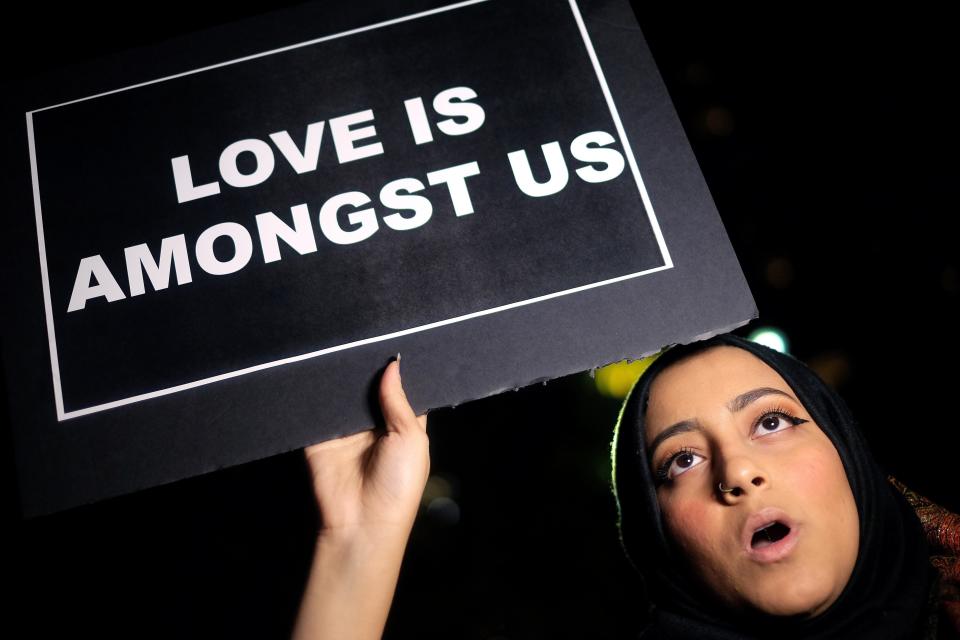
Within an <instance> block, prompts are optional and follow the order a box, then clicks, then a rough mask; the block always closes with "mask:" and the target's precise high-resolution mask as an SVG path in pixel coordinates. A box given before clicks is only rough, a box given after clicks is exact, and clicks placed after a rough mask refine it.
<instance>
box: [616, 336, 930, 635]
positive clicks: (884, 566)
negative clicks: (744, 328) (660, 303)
mask: <svg viewBox="0 0 960 640" xmlns="http://www.w3.org/2000/svg"><path fill="white" fill-rule="evenodd" d="M719 345H730V346H735V347H739V348H741V349H745V350H746V351H749V352H750V353H752V354H753V355H755V356H757V357H758V358H760V360H762V361H763V362H765V363H766V364H767V365H769V366H770V367H771V368H773V369H774V370H775V371H776V372H777V373H779V374H780V376H781V377H782V378H783V379H784V380H785V381H786V382H787V384H788V385H789V386H790V388H791V389H793V391H794V392H795V393H796V395H797V399H798V400H799V401H800V402H801V404H802V405H803V406H804V407H805V408H806V410H807V411H808V412H809V414H810V416H811V417H812V418H813V420H814V421H815V422H816V423H817V424H818V425H819V426H820V427H821V429H822V430H823V431H824V432H825V433H826V435H827V436H828V437H829V438H830V440H831V441H832V442H833V444H834V446H835V447H836V449H837V451H838V452H839V454H840V458H841V460H842V461H843V465H844V468H845V469H846V473H847V479H848V480H849V482H850V487H851V489H852V490H853V496H854V499H855V500H856V503H857V510H858V512H859V516H860V549H859V554H858V556H857V561H856V564H855V565H854V569H853V573H852V575H851V576H850V580H849V582H848V583H847V585H846V587H845V588H844V590H843V592H842V593H841V594H840V596H839V598H838V599H837V600H836V602H834V603H833V604H832V605H831V606H830V607H829V608H828V609H827V610H826V611H824V612H823V613H822V614H821V615H819V616H816V617H814V618H809V619H805V620H804V619H800V618H786V617H773V616H767V617H763V618H760V617H753V618H750V619H746V618H741V619H739V620H738V619H735V618H733V617H732V615H731V613H730V612H727V611H724V609H723V608H722V607H721V606H720V605H718V604H717V603H715V602H714V601H713V600H712V599H710V598H709V597H707V596H705V595H704V594H703V593H702V591H701V590H700V589H699V587H698V586H697V585H696V583H695V582H694V581H693V579H691V578H690V577H689V576H686V575H683V573H681V571H682V569H681V567H683V562H682V559H681V558H679V557H678V556H677V554H676V552H675V551H674V549H673V547H672V546H671V545H670V544H669V542H668V540H667V535H666V531H665V528H664V523H663V521H662V520H661V518H660V509H659V506H658V504H657V496H656V490H655V487H654V481H653V474H652V472H651V470H650V468H649V466H648V462H647V453H646V447H645V445H644V438H643V433H644V423H643V421H644V414H645V412H646V406H647V398H648V396H649V393H650V384H651V382H652V381H653V379H654V378H656V376H657V374H658V373H659V372H661V371H663V369H664V368H665V367H667V366H669V365H670V364H672V363H674V362H677V361H678V360H679V359H681V358H683V357H684V356H687V355H691V354H693V353H696V352H699V351H702V350H704V349H707V348H710V347H713V346H719ZM612 449H613V451H612V453H613V456H612V458H613V477H612V482H613V491H614V497H615V498H616V502H617V509H618V511H619V519H618V527H619V530H620V541H621V544H622V545H623V549H624V551H625V552H626V554H627V557H628V558H629V560H630V562H631V563H632V564H633V566H634V567H635V568H636V569H637V570H638V571H639V572H640V573H641V575H642V576H643V577H644V580H645V584H646V588H647V592H648V596H649V598H650V600H651V602H652V608H651V612H650V614H651V620H652V622H651V625H650V627H648V629H647V632H646V634H645V635H644V636H643V637H644V638H645V639H646V638H671V639H672V638H696V639H698V640H701V639H707V638H718V639H743V638H768V637H770V638H783V637H798V638H890V639H893V638H914V637H921V636H922V632H923V628H924V625H925V614H926V603H927V595H928V589H929V586H930V580H931V576H932V574H931V569H930V565H929V563H928V561H927V553H928V550H927V546H926V541H925V536H924V534H923V529H922V528H921V525H920V522H919V520H918V518H917V516H916V514H915V512H914V511H913V509H912V508H911V507H910V506H909V504H907V502H906V500H905V499H904V498H903V496H902V495H900V493H899V492H898V491H897V490H896V489H895V488H894V487H892V485H891V484H890V483H889V482H888V481H887V479H886V476H885V475H884V473H883V472H882V471H881V469H880V468H879V466H878V465H877V463H876V461H875V460H874V458H873V456H872V455H871V453H870V451H869V449H868V447H867V443H866V440H865V439H864V437H863V435H862V433H861V432H860V429H859V428H858V427H857V424H856V422H855V421H854V419H853V417H852V416H851V415H850V411H849V409H848V408H847V406H846V403H844V401H843V400H842V399H841V398H840V396H838V395H837V393H836V392H835V391H833V390H832V389H831V388H830V387H828V386H827V385H826V384H825V383H824V382H823V381H822V380H821V379H820V378H819V377H818V376H817V375H816V374H815V373H814V372H813V371H812V370H810V369H809V368H808V367H807V366H806V365H804V364H803V363H802V362H800V361H799V360H796V359H794V358H793V357H791V356H789V355H784V354H781V353H779V352H777V351H775V350H773V349H770V348H768V347H765V346H763V345H760V344H756V343H753V342H750V341H747V340H745V339H743V338H739V337H737V336H735V335H732V334H722V335H719V336H715V337H713V338H710V339H709V340H705V341H702V342H697V343H693V344H689V345H681V346H677V347H673V348H671V349H669V350H668V351H666V352H665V353H663V354H662V355H661V356H660V357H659V358H657V359H656V360H655V361H654V362H653V363H652V364H651V365H650V367H649V368H648V369H647V370H646V371H645V372H644V374H643V375H642V376H641V377H640V379H639V380H638V381H637V383H636V384H635V385H634V387H633V389H632V390H631V392H630V394H629V395H628V396H627V399H626V400H625V401H624V404H623V407H622V408H621V411H620V418H619V420H618V421H617V428H616V432H615V434H614V440H613V447H612Z"/></svg>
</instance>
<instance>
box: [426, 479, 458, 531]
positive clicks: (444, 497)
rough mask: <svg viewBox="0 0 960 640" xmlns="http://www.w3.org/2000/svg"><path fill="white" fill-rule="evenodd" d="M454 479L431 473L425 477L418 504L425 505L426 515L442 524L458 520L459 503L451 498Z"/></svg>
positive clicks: (453, 491)
mask: <svg viewBox="0 0 960 640" xmlns="http://www.w3.org/2000/svg"><path fill="white" fill-rule="evenodd" d="M455 483H456V479H455V478H451V477H447V476H443V475H440V474H433V475H431V476H430V477H429V478H427V484H426V486H425V487H424V488H423V497H422V498H421V499H420V504H421V505H422V506H423V507H425V509H426V513H427V516H428V517H430V518H431V519H432V520H435V521H437V522H439V523H440V524H444V525H454V524H457V523H458V522H460V505H458V504H457V501H456V500H454V499H453V495H454V493H455V492H456V491H455V486H454V485H455Z"/></svg>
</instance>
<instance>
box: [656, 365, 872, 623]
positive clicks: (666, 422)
mask: <svg viewBox="0 0 960 640" xmlns="http://www.w3.org/2000/svg"><path fill="white" fill-rule="evenodd" d="M645 437H646V445H647V451H648V453H649V455H650V456H651V465H652V469H653V472H654V476H655V477H657V478H658V479H657V483H658V486H657V499H658V501H659V504H660V509H661V512H662V514H663V518H664V522H665V524H666V527H667V530H668V532H669V534H670V535H671V537H672V539H673V540H674V541H675V543H676V544H677V546H678V548H679V549H680V551H681V553H682V554H683V555H684V556H685V557H686V558H687V559H688V560H689V563H690V567H691V568H692V570H693V572H694V573H695V574H696V575H697V576H698V577H699V578H700V580H701V581H702V582H703V584H704V585H705V586H706V587H707V588H708V589H709V590H710V591H711V592H712V593H714V594H715V595H716V596H717V597H718V598H719V599H720V600H721V601H722V602H724V603H726V604H727V605H729V606H732V607H734V608H736V609H738V610H759V611H762V612H765V613H769V614H773V615H796V614H800V615H803V614H809V615H817V614H819V613H821V612H823V611H824V610H825V609H826V608H827V607H828V606H830V604H832V603H833V601H834V600H836V599H837V597H838V596H839V595H840V592H841V591H843V588H844V586H845V585H846V583H847V581H848V580H849V578H850V574H851V573H852V571H853V565H854V563H855V562H856V559H857V550H858V547H859V541H860V529H859V521H858V517H857V506H856V503H855V502H854V498H853V493H852V491H851V490H850V483H849V482H848V481H847V476H846V473H845V471H844V468H843V463H842V462H841V460H840V456H839V455H838V454H837V450H836V448H835V447H834V446H833V444H832V443H831V441H830V439H829V438H828V437H827V436H826V434H825V433H823V431H821V430H820V428H819V427H818V426H817V424H816V423H815V422H813V420H812V418H811V417H810V414H809V413H807V411H806V410H805V409H804V407H803V406H802V405H801V404H800V402H799V401H798V400H797V399H796V395H795V394H794V392H793V391H792V390H791V388H790V387H789V385H787V383H786V382H785V381H784V380H783V378H781V377H780V375H779V374H778V373H777V372H776V371H774V370H773V369H772V368H770V367H769V366H767V364H765V363H764V362H763V361H762V360H760V359H759V358H757V357H755V356H754V355H753V354H751V353H749V352H748V351H745V350H743V349H738V348H736V347H730V346H719V347H713V348H710V349H707V350H706V351H702V352H700V353H698V354H695V355H693V356H690V357H689V358H686V359H684V360H681V361H679V362H677V363H675V364H673V365H671V366H669V367H667V368H666V369H664V370H663V371H662V372H661V373H660V375H659V376H657V378H656V379H655V380H654V381H653V384H652V385H651V388H650V397H649V403H648V405H647V413H646V434H645ZM720 483H722V485H723V486H722V488H723V489H724V491H721V490H720V488H719V486H718V485H719V484H720Z"/></svg>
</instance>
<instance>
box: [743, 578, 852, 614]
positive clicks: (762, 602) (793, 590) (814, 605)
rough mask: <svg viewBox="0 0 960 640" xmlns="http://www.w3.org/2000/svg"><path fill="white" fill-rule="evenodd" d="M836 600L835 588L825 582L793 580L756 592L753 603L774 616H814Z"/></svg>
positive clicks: (756, 607)
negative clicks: (789, 582) (779, 586)
mask: <svg viewBox="0 0 960 640" xmlns="http://www.w3.org/2000/svg"><path fill="white" fill-rule="evenodd" d="M835 600H836V595H835V594H834V590H833V589H831V588H828V587H827V586H826V585H824V584H823V582H814V583H805V582H804V581H797V582H792V583H791V584H789V585H784V586H783V587H782V588H779V589H777V588H771V589H768V590H764V591H763V592H762V593H757V594H754V597H753V598H751V605H752V606H753V607H754V608H755V609H757V610H758V611H760V612H762V613H765V614H767V615H772V616H790V617H793V616H799V617H814V616H818V615H820V614H821V613H823V612H824V611H826V610H827V609H828V608H829V607H830V605H831V604H833V602H834V601H835Z"/></svg>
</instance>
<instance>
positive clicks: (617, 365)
mask: <svg viewBox="0 0 960 640" xmlns="http://www.w3.org/2000/svg"><path fill="white" fill-rule="evenodd" d="M658 355H660V354H659V353H655V354H654V355H652V356H647V357H646V358H641V359H640V360H634V361H633V362H627V361H626V360H623V361H621V362H614V363H613V364H608V365H607V366H605V367H600V368H599V369H597V372H596V373H595V374H594V382H595V384H596V385H597V391H599V392H600V393H602V394H603V395H605V396H609V397H611V398H620V399H623V398H626V397H627V393H629V391H630V388H631V387H633V383H634V382H636V381H637V378H639V377H640V375H641V374H642V373H643V372H644V371H646V370H647V367H649V366H650V363H651V362H653V361H654V360H656V359H657V356H658Z"/></svg>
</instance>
